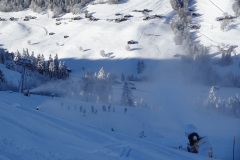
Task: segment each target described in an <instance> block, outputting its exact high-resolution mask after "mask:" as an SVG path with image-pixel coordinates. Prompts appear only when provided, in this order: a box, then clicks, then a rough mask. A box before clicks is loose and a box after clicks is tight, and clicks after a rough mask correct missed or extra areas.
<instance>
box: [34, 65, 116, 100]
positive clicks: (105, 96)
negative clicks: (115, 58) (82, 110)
mask: <svg viewBox="0 0 240 160" xmlns="http://www.w3.org/2000/svg"><path fill="white" fill-rule="evenodd" d="M111 82H112V79H111V76H110V74H107V76H106V75H105V72H104V70H103V68H101V69H100V71H99V73H98V74H95V75H94V74H93V73H92V72H87V73H86V74H85V75H84V76H83V77H82V78H80V79H79V78H76V77H72V78H68V79H66V80H55V81H50V82H48V83H46V84H44V85H41V86H39V87H37V88H34V89H32V90H30V93H32V94H41V95H48V96H51V95H54V96H64V97H69V96H71V97H80V98H82V100H86V101H92V102H96V101H97V102H99V101H100V102H104V103H109V97H111V93H112V85H111Z"/></svg>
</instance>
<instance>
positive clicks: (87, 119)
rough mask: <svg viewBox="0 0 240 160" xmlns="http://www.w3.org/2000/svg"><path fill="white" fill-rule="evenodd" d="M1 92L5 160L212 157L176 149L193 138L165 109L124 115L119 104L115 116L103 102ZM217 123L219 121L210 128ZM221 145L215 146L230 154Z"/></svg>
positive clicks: (135, 110) (1, 141)
mask: <svg viewBox="0 0 240 160" xmlns="http://www.w3.org/2000/svg"><path fill="white" fill-rule="evenodd" d="M0 94H1V97H2V98H3V99H4V100H2V101H1V109H0V110H1V116H0V119H1V133H0V137H1V139H0V148H1V152H0V153H1V159H16V158H17V159H125V158H128V159H140V160H141V159H153V160H154V159H166V160H168V159H208V158H207V157H206V156H201V155H197V154H190V153H188V152H186V151H183V150H178V149H175V148H172V147H171V146H173V147H177V145H179V144H183V143H184V142H186V140H187V138H186V137H185V136H184V134H183V133H184V128H182V126H181V125H179V124H178V123H176V120H174V119H172V120H170V119H169V117H168V116H167V115H164V114H165V113H166V112H165V111H164V110H163V111H161V110H159V109H147V108H145V109H144V108H142V109H141V108H129V110H128V113H124V112H123V108H122V107H118V106H115V107H116V110H115V112H112V111H111V112H103V111H102V110H101V105H100V104H99V105H96V104H88V103H83V102H80V101H78V100H75V101H74V100H69V99H58V98H57V99H51V98H47V97H41V96H33V95H32V96H31V97H24V96H23V95H19V94H15V93H12V95H11V99H10V98H9V93H6V92H1V93H0ZM37 105H39V107H40V110H38V111H37V110H36V106H37ZM80 105H81V106H83V107H84V108H85V109H86V110H87V113H86V116H83V114H82V113H81V112H80V111H79V108H80ZM91 105H94V106H95V108H97V109H98V113H97V114H93V113H91V111H90V110H91V107H90V106H91ZM68 107H69V108H70V109H69V110H68ZM174 115H175V114H174ZM204 118H207V119H208V118H210V119H212V118H211V117H210V116H205V117H204ZM214 118H215V119H216V120H220V119H222V117H218V116H214ZM156 122H158V123H156ZM227 122H230V123H231V122H233V121H232V120H231V119H228V118H226V119H225V118H224V119H222V120H220V123H221V124H219V123H218V124H219V127H220V126H224V127H227V126H226V125H225V124H224V123H227ZM238 123H239V121H238ZM212 124H215V123H214V122H213V123H211V122H210V123H209V124H208V125H207V126H209V127H211V125H212ZM215 125H217V124H215ZM234 125H235V124H233V126H234ZM233 126H232V127H231V126H228V128H225V129H226V132H224V133H218V137H220V136H221V135H222V136H223V137H222V138H223V139H222V141H224V140H225V138H226V137H225V136H224V134H226V133H227V134H229V130H231V131H234V128H233ZM201 127H202V126H200V128H201ZM111 128H113V129H114V131H111ZM204 128H206V126H205V127H204ZM215 129H216V126H215ZM141 130H144V131H145V134H146V136H147V137H146V138H144V139H140V138H138V132H141ZM208 132H212V134H213V135H209V137H210V138H211V139H212V140H211V141H212V142H215V139H214V138H213V137H214V132H215V133H217V132H218V130H215V131H214V130H211V128H208ZM216 141H217V140H216ZM218 145H220V146H221V142H219V143H218ZM220 146H213V148H214V149H215V148H218V147H219V148H220V149H222V150H221V151H224V150H225V149H226V150H225V151H226V152H227V151H228V150H229V149H227V148H224V147H223V146H222V147H220ZM225 146H226V145H225ZM227 146H228V145H227ZM216 156H217V155H216Z"/></svg>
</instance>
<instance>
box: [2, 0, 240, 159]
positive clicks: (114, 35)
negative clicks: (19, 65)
mask: <svg viewBox="0 0 240 160" xmlns="http://www.w3.org/2000/svg"><path fill="white" fill-rule="evenodd" d="M98 2H100V1H98V0H96V1H93V2H92V3H90V4H88V5H86V6H85V7H84V8H83V9H82V10H81V11H82V12H81V13H80V14H73V13H65V14H62V15H60V16H58V17H56V18H52V17H53V14H54V13H53V12H52V11H50V10H46V11H44V12H40V13H36V12H33V11H32V10H31V9H26V10H23V11H18V12H0V17H1V18H4V19H5V21H0V47H1V48H4V49H7V50H8V51H9V52H17V51H19V52H22V50H23V49H26V48H27V49H28V50H29V52H30V53H31V52H34V54H35V55H38V54H43V55H44V56H45V58H46V59H45V60H47V57H49V56H50V55H52V56H54V55H56V54H58V57H59V58H60V59H61V60H62V61H65V62H66V64H67V66H68V67H69V68H70V69H71V73H70V77H69V78H68V79H66V80H50V81H48V82H47V83H45V84H43V85H40V86H36V87H33V88H29V89H30V96H29V97H27V96H24V95H23V94H22V93H15V92H12V91H10V90H7V91H1V92H0V112H1V115H0V126H1V127H0V128H1V132H0V159H2V160H14V159H19V160H32V159H34V160H42V159H46V160H81V159H86V160H90V159H91V160H97V159H104V160H105V159H106V160H116V159H132V160H136V159H137V160H146V159H151V160H159V159H164V160H170V159H178V160H188V159H189V160H192V159H194V160H204V159H210V158H208V153H205V152H200V153H199V154H193V153H189V152H187V143H188V138H187V137H186V135H185V134H186V131H187V129H188V127H191V126H195V127H196V132H198V133H199V135H200V136H202V137H205V136H206V137H207V138H208V140H209V147H212V149H213V158H214V159H223V160H228V159H232V157H233V155H232V154H233V137H234V136H235V138H236V144H235V159H240V153H239V152H237V151H238V150H240V127H239V126H240V118H239V117H240V106H239V104H240V98H239V97H238V95H239V94H240V92H239V86H240V79H239V77H240V76H239V63H240V61H239V53H240V48H239V39H238V37H237V36H236V35H239V34H240V29H239V24H240V23H239V22H240V19H239V17H236V18H234V19H233V20H231V21H229V22H228V24H227V25H226V26H225V28H223V29H222V26H223V24H222V23H223V22H221V21H216V18H217V17H224V16H226V15H227V13H228V14H229V15H233V16H234V14H235V13H234V12H233V10H232V4H233V1H227V0H223V1H221V2H220V1H217V0H201V1H200V0H192V1H190V3H189V9H192V10H193V11H192V12H194V13H196V16H192V22H191V24H189V26H187V27H186V28H188V29H189V31H190V38H191V39H190V40H191V42H192V43H193V44H200V45H203V46H205V47H206V48H207V51H208V54H209V55H207V59H208V61H204V60H202V59H201V56H202V55H200V58H199V59H198V56H199V55H197V56H196V57H194V56H193V57H189V53H188V50H187V47H186V44H185V43H183V44H182V45H176V35H175V31H174V29H172V28H171V23H172V22H173V21H174V20H176V19H177V17H178V13H177V12H176V11H174V10H173V8H172V6H171V4H170V2H169V0H151V1H145V0H121V1H119V3H118V4H109V3H102V4H99V3H98ZM144 9H145V10H146V9H147V10H149V12H148V13H146V12H145V13H142V12H141V11H143V10H144ZM86 10H87V11H88V16H89V17H91V18H92V20H90V18H86V17H85V11H86ZM134 10H135V11H134ZM136 10H137V11H136ZM126 15H130V16H129V18H126V19H124V20H123V19H122V18H123V17H124V16H126ZM156 15H157V16H156ZM26 16H31V17H34V18H29V19H27V20H26ZM148 16H149V19H148V20H144V18H146V17H148ZM158 16H159V17H158ZM11 17H14V20H13V21H11V20H10V18H11ZM73 18H75V19H76V20H74V19H73ZM94 18H96V19H98V20H96V19H95V20H94ZM24 19H25V20H24ZM116 19H118V20H120V21H121V20H123V21H121V22H116ZM193 25H196V26H200V27H199V28H198V29H196V28H195V29H194V28H192V26H193ZM130 40H132V41H133V42H136V44H128V41H130ZM237 45H238V47H236V48H234V50H233V51H232V53H231V62H229V63H227V64H225V63H223V62H225V61H224V60H225V59H223V58H222V51H224V50H227V49H229V48H230V46H237ZM193 48H194V46H193ZM196 48H197V47H196ZM139 60H142V61H143V62H144V67H143V68H142V70H141V72H139V66H138V63H139V62H140V61H139ZM102 67H103V68H102ZM101 68H102V69H104V71H105V72H101V73H102V74H103V75H102V77H103V79H104V78H106V77H108V76H109V75H111V76H110V77H111V78H112V81H111V82H112V83H111V92H109V93H111V94H109V95H108V97H107V102H101V101H99V97H101V95H104V94H105V92H104V91H105V90H106V86H103V87H102V86H100V85H99V84H94V82H95V83H98V82H99V83H100V82H106V81H104V80H105V79H104V80H103V81H101V78H102V77H100V78H98V76H99V74H101V73H100V71H101V70H100V69H101ZM0 70H2V72H3V74H4V76H5V79H6V80H7V82H8V83H9V84H11V85H13V86H15V88H18V85H19V84H20V78H21V74H20V73H18V72H15V71H12V70H9V69H7V68H6V67H5V65H3V64H0ZM108 73H110V74H108ZM123 75H125V77H126V80H129V79H131V80H130V82H129V83H130V85H131V93H132V99H133V104H132V106H123V105H121V101H122V97H123V96H122V95H123V92H124V85H125V82H124V81H123V80H122V79H123ZM88 76H89V77H90V80H92V81H93V82H92V83H93V86H90V88H91V87H93V88H94V87H96V88H97V89H96V88H94V89H92V90H98V91H93V92H90V91H87V92H86V93H85V90H84V87H85V86H84V85H85V83H86V81H84V80H88V79H87V78H88ZM91 76H92V77H94V78H93V79H91ZM86 77H87V78H86ZM129 77H130V78H129ZM84 78H86V79H84ZM134 78H135V79H134ZM99 79H100V80H99ZM106 79H107V78H106ZM109 79H110V78H109ZM109 79H107V80H109ZM36 81H37V79H36ZM100 84H102V83H100ZM99 86H100V87H102V88H101V89H99V88H98V87H99ZM213 86H215V87H213ZM104 87H105V88H104ZM41 92H47V93H52V97H50V96H43V95H36V94H37V93H41ZM53 94H56V96H53ZM94 94H96V95H94ZM97 94H98V95H97ZM58 95H60V96H59V97H58ZM104 105H105V106H106V109H105V108H104V107H103V106H104ZM37 107H39V110H36V109H37ZM125 108H126V110H125ZM84 110H85V111H84ZM142 131H144V136H143V135H142V134H141V133H142ZM179 146H182V147H180V148H179Z"/></svg>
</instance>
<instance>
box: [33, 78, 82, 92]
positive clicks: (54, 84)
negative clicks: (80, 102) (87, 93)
mask: <svg viewBox="0 0 240 160" xmlns="http://www.w3.org/2000/svg"><path fill="white" fill-rule="evenodd" d="M80 84H81V83H80V82H77V81H74V80H73V79H70V78H69V79H67V80H57V81H50V82H47V83H45V84H43V85H41V86H39V87H36V88H33V89H31V90H30V93H32V94H40V95H47V96H50V95H55V96H75V95H77V94H78V95H79V94H80V93H79V92H80ZM77 92H78V93H77Z"/></svg>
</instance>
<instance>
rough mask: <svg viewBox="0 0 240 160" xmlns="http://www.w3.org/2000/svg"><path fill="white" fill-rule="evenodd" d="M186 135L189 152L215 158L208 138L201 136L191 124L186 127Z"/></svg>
mask: <svg viewBox="0 0 240 160" xmlns="http://www.w3.org/2000/svg"><path fill="white" fill-rule="evenodd" d="M185 135H186V136H187V138H188V140H189V143H188V145H187V150H188V152H191V153H198V154H201V155H204V156H208V157H210V158H213V150H212V147H211V145H210V143H209V140H208V137H207V136H204V137H201V136H199V134H198V132H197V128H196V127H195V126H194V125H192V124H191V125H187V126H186V128H185Z"/></svg>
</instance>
